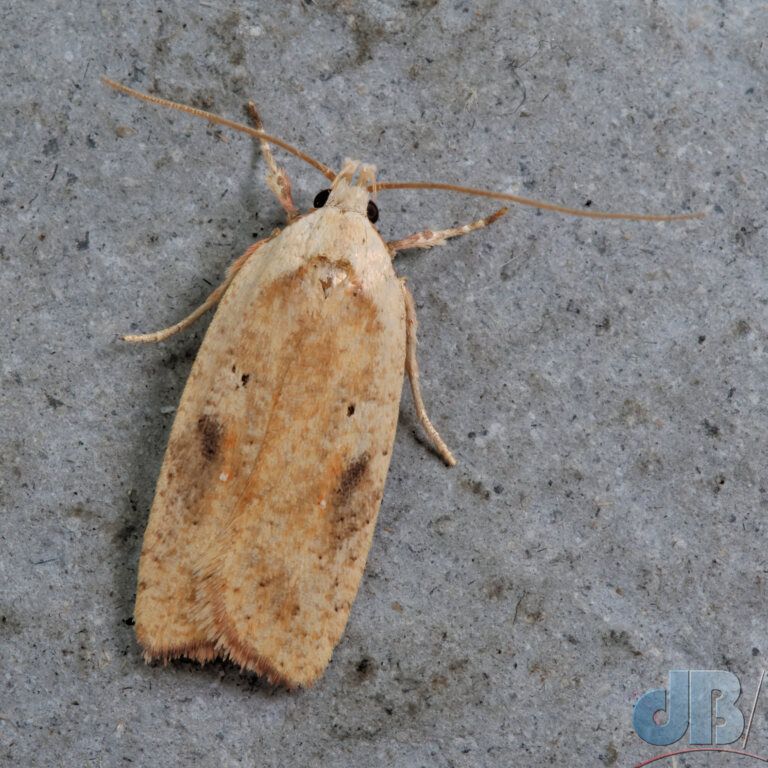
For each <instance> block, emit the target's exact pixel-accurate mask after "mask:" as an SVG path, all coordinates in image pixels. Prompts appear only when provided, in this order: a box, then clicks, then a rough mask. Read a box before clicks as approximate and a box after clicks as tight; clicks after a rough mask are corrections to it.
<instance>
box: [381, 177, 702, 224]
mask: <svg viewBox="0 0 768 768" xmlns="http://www.w3.org/2000/svg"><path fill="white" fill-rule="evenodd" d="M371 189H373V188H371ZM380 189H442V190H447V191H448V192H461V193H462V194H464V195H476V196H477V197H490V198H491V199H492V200H509V201H510V202H513V203H519V204H520V205H529V206H531V207H532V208H539V209H540V210H543V211H555V212H557V213H565V214H568V215H569V216H584V217H585V218H588V219H624V220H626V221H687V220H688V219H703V218H704V216H705V214H704V212H703V211H698V212H696V213H672V214H664V213H608V212H606V211H589V210H585V209H583V208H567V207H566V206H564V205H557V204H556V203H547V202H545V201H543V200H531V199H530V198H528V197H520V196H519V195H512V194H509V193H507V192H493V191H491V190H488V189H476V188H475V187H461V186H459V185H457V184H441V183H438V182H435V183H433V182H430V181H378V182H376V190H377V191H378V190H380Z"/></svg>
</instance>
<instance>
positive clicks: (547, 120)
mask: <svg viewBox="0 0 768 768" xmlns="http://www.w3.org/2000/svg"><path fill="white" fill-rule="evenodd" d="M767 14H768V11H767V9H766V6H765V5H764V4H762V3H758V2H753V1H752V0H743V1H742V2H731V1H729V0H723V1H722V2H712V3H704V2H702V3H687V2H683V1H682V0H648V1H647V2H640V1H638V2H629V3H622V2H609V1H608V0H601V1H599V2H581V1H579V2H577V1H575V0H571V1H570V2H568V1H567V2H562V1H561V0H535V1H534V0H530V1H527V2H499V1H497V2H490V1H488V0H484V1H483V2H478V3H470V2H462V1H461V0H456V1H450V2H441V1H439V0H430V1H428V2H421V1H419V0H414V1H413V2H367V3H359V4H358V3H353V2H343V1H342V2H322V1H321V0H317V1H316V2H303V3H301V2H288V3H245V2H225V1H224V0H209V1H208V2H195V3H186V4H184V3H180V2H167V1H166V0H158V1H157V2H154V3H149V2H144V1H143V0H141V1H138V2H131V3H117V2H114V1H113V0H105V2H100V3H85V2H74V3H73V2H56V1H54V0H37V1H36V2H29V1H28V2H22V3H17V4H15V5H14V6H13V7H11V6H10V4H7V5H6V6H5V7H4V8H3V9H2V10H1V11H0V18H1V19H2V28H3V30H4V31H3V43H2V48H0V73H1V75H2V92H1V93H0V103H1V104H2V109H1V110H0V131H1V132H2V143H1V145H0V186H1V187H2V189H0V232H1V237H0V270H1V273H0V274H2V286H3V301H2V307H0V313H1V316H2V328H3V334H2V341H1V342H0V349H1V350H2V352H1V354H0V363H1V365H2V391H1V393H0V397H1V398H2V423H1V424H0V439H1V440H2V446H1V447H0V483H1V484H2V485H1V486H0V493H1V496H0V500H1V503H2V516H1V517H0V577H1V578H2V590H0V764H3V765H11V764H13V765H25V766H74V765H78V766H79V765H82V766H123V765H139V766H154V765H190V766H191V765H194V766H241V765H242V766H256V765H258V766H284V765H320V764H323V765H331V766H361V765H365V766H429V767H431V766H502V765H525V766H544V765H547V766H549V765H585V766H586V765H590V766H592V765H597V766H600V765H606V766H612V765H616V766H630V765H633V764H634V763H635V762H637V761H639V760H641V759H644V758H648V757H650V756H652V755H654V754H656V753H658V752H659V751H660V750H658V749H656V748H653V747H650V746H649V745H647V744H644V743H643V742H641V741H640V739H639V738H638V737H637V736H636V735H635V734H634V732H633V730H632V726H631V710H632V704H633V702H634V701H635V700H636V698H637V696H638V695H639V694H640V693H642V692H643V691H645V690H647V689H649V688H652V687H659V686H663V685H664V684H665V681H666V675H667V671H668V670H669V669H670V668H676V667H681V668H715V669H730V670H731V671H733V672H735V673H737V674H739V675H740V676H741V679H742V682H743V685H744V697H743V698H744V701H743V702H742V708H743V709H744V710H745V711H746V712H748V711H749V706H750V704H751V698H752V696H753V694H754V690H755V683H756V679H757V676H758V674H759V671H760V670H761V669H762V667H763V665H764V663H765V662H764V657H765V655H766V654H767V653H768V641H767V640H766V626H767V624H766V614H767V613H768V610H766V606H765V600H766V578H767V577H766V554H765V553H766V542H767V541H768V531H767V530H766V524H765V520H764V516H765V513H766V506H767V505H768V490H766V487H768V486H767V483H768V479H767V478H766V476H765V472H766V458H767V457H766V426H768V413H767V412H766V400H765V394H764V389H765V387H764V382H765V378H766V374H767V373H768V361H767V360H766V341H767V332H768V318H767V317H766V302H767V301H768V285H767V284H766V245H767V243H766V233H767V232H768V228H766V195H765V186H766V169H767V168H768V152H767V151H766V139H767V138H768V134H766V130H767V128H766V125H767V123H766V85H765V83H766V74H768V72H767V70H768V44H766V42H765V40H766V35H767V34H768V16H767ZM101 74H108V75H110V76H112V77H114V78H116V79H119V80H121V81H123V82H126V83H128V84H131V85H134V86H135V87H137V88H140V89H143V90H147V89H149V90H153V91H155V92H156V93H158V94H161V95H165V96H168V97H171V98H175V99H179V100H182V101H185V102H188V103H192V104H196V105H199V106H204V107H206V108H209V109H211V110H214V111H217V112H219V113H221V114H224V115H227V116H230V117H236V118H240V117H242V115H243V111H242V107H243V103H244V101H245V100H246V98H247V97H254V98H255V99H256V100H257V102H258V103H259V105H260V107H261V110H262V113H263V115H264V119H265V123H266V125H267V128H268V129H269V130H271V131H273V132H274V133H276V134H278V135H281V136H283V137H285V138H286V139H288V140H289V141H293V142H295V143H296V144H298V145H300V146H302V147H304V148H305V149H307V150H308V151H309V152H311V153H313V154H315V155H317V156H318V157H320V158H321V159H323V160H324V161H325V162H327V163H330V164H334V165H338V164H339V162H340V161H341V160H342V159H343V158H344V157H345V156H353V157H357V158H360V159H363V160H366V161H370V162H375V163H377V164H378V166H379V168H380V173H381V177H382V178H388V179H399V180H407V179H432V180H441V181H455V182H463V183H468V184H474V185H483V186H487V187H491V188H494V189H501V190H509V191H518V192H520V193H522V194H528V195H532V196H536V197H541V198H545V199H551V200H555V201H561V202H564V203H567V204H572V205H575V206H582V205H585V204H586V203H587V201H588V200H591V201H592V207H594V208H602V209H611V210H622V209H623V210H627V209H629V210H641V211H681V210H692V209H699V208H706V209H707V210H708V211H709V215H708V218H707V219H706V220H705V221H703V222H693V223H685V224H669V225H654V224H632V223H619V222H595V221H589V220H582V219H569V218H564V217H560V216H556V215H552V214H543V215H540V214H537V213H536V212H534V211H531V210H528V209H521V208H518V209H514V210H513V211H512V213H511V214H510V215H509V217H508V218H507V219H506V220H504V221H502V222H500V223H499V224H497V225H495V227H493V228H492V229H490V230H488V231H485V232H483V233H478V234H475V235H473V236H471V237H467V238H463V239H462V240H460V241H457V242H454V243H453V244H450V245H448V246H446V247H443V248H440V249H435V250H433V251H430V252H425V253H419V252H415V253H411V254H408V255H405V256H403V257H402V258H400V260H399V265H398V269H399V271H400V273H401V274H403V275H407V276H408V277H409V279H410V281H411V286H412V288H413V290H414V292H415V294H416V297H417V302H418V307H419V311H420V320H421V330H420V336H421V340H422V344H421V348H420V359H421V365H422V368H423V376H424V380H423V384H424V390H425V397H426V399H427V403H428V406H429V408H430V410H431V413H432V416H433V419H434V421H435V422H436V424H437V425H438V427H439V429H440V430H441V431H442V434H443V436H444V437H445V438H446V440H447V441H448V443H449V444H450V445H451V447H452V448H453V449H454V450H455V451H456V452H457V454H458V457H459V460H460V464H459V466H458V467H457V468H456V469H454V470H450V471H449V470H446V469H445V468H444V467H443V466H442V464H441V463H440V462H439V461H438V460H437V459H436V458H435V456H434V455H433V454H432V453H431V452H430V451H429V450H426V449H425V447H424V445H423V444H422V438H421V437H420V436H419V433H418V430H417V429H416V424H415V420H414V416H413V408H412V404H411V402H410V397H409V396H408V394H407V393H406V394H405V395H404V398H403V404H402V407H401V422H400V428H399V432H398V436H397V442H396V450H395V455H394V460H393V463H392V469H391V473H390V476H389V480H388V484H387V489H386V496H385V499H384V503H383V505H382V510H381V515H380V518H379V524H378V530H377V533H376V537H375V541H374V545H373V549H372V552H371V555H370V560H369V563H368V567H367V571H366V575H365V578H364V582H363V586H362V588H361V591H360V594H359V595H358V599H357V602H356V604H355V606H354V609H353V611H352V615H351V620H350V623H349V627H348V630H347V632H346V635H345V637H344V639H343V641H342V642H341V644H340V645H339V647H338V649H337V651H336V653H335V656H334V659H333V662H332V664H331V666H330V668H329V670H328V672H327V674H326V676H325V677H324V678H323V679H322V680H321V682H320V683H319V684H318V685H317V686H316V687H314V688H313V689H311V690H308V691H303V692H294V693H286V692H284V691H282V690H273V689H271V688H269V687H267V686H265V685H263V684H262V683H260V682H259V681H258V680H257V679H255V678H254V677H253V676H251V675H241V674H239V673H238V671H237V670H236V669H234V668H233V667H231V666H230V665H227V664H223V663H214V664H210V665H208V666H206V667H205V668H203V669H200V668H199V667H198V666H196V665H194V664H191V663H178V664H173V665H171V666H168V667H166V668H163V667H148V666H145V665H144V664H143V662H142V660H141V658H140V655H139V652H138V649H137V646H136V643H135V641H134V637H133V631H132V628H131V626H130V617H131V613H132V603H133V597H134V581H135V575H136V566H137V560H138V553H139V548H140V542H141V536H142V532H143V528H144V525H145V521H146V516H147V512H148V508H149V505H150V503H151V499H152V493H153V487H154V483H155V479H156V476H157V473H158V470H159V467H160V463H161V460H162V455H163V449H164V445H165V441H166V439H167V436H168V432H169V429H170V426H171V423H172V419H173V408H174V406H175V405H176V403H177V401H178V399H179V396H180V393H181V389H182V386H183V383H184V380H185V377H186V375H187V373H188V371H189V367H190V365H191V362H192V360H193V358H194V355H195V351H196V349H197V347H198V345H199V342H200V339H201V337H202V334H203V332H204V329H205V325H206V322H207V321H206V322H201V323H200V324H199V325H198V326H196V327H195V328H194V330H192V331H191V332H188V333H186V334H184V335H183V336H181V337H177V338H175V339H173V340H171V341H169V342H168V343H165V344H162V345H160V346H158V347H152V348H128V347H126V346H125V345H123V344H121V343H120V342H118V341H117V335H118V334H119V333H120V332H125V331H129V330H131V329H141V330H151V329H155V328H159V327H164V326H166V325H168V324H170V323H172V322H174V321H176V320H177V319H179V318H181V317H182V316H184V315H185V314H186V313H187V312H188V311H190V310H191V309H192V308H193V307H194V306H196V305H197V304H198V303H199V302H200V301H201V300H202V298H203V297H204V296H205V295H206V294H207V293H208V292H209V290H210V286H211V285H212V284H215V283H217V282H218V281H219V280H220V279H221V278H222V276H223V273H224V270H225V269H226V267H227V265H228V264H229V263H230V262H231V261H232V260H233V259H234V258H236V257H237V256H238V255H239V254H240V253H241V252H242V251H243V250H244V249H245V248H246V247H247V246H248V244H249V243H250V242H252V240H253V239H254V238H257V237H261V236H263V235H264V234H265V233H268V232H269V231H271V229H272V228H273V227H275V226H276V225H278V224H280V223H281V216H280V212H279V210H278V208H277V206H276V204H275V202H274V201H273V200H272V199H271V197H270V195H269V193H268V191H267V190H266V188H265V187H264V185H263V166H262V165H261V163H260V161H259V160H258V157H257V156H256V153H255V152H254V149H253V147H252V146H251V144H250V142H249V141H248V140H247V139H245V138H244V137H240V136H239V135H232V134H230V133H228V132H226V131H219V130H213V129H211V128H210V127H209V126H207V125H206V124H205V123H204V122H200V121H195V120H193V119H191V118H187V117H185V116H181V115H177V114H173V113H169V112H166V111H162V110H160V109H157V108H153V107H150V106H148V105H142V104H140V103H138V102H136V101H133V100H130V99H128V98H126V97H124V96H120V95H117V94H115V93H113V92H111V91H109V90H107V89H106V88H104V87H102V86H101V85H100V83H99V81H98V78H99V76H100V75H101ZM285 162H286V165H287V166H288V168H289V170H290V172H291V174H292V177H293V180H294V184H295V188H296V192H297V199H298V201H300V203H301V205H302V206H303V207H307V206H309V205H310V204H311V200H312V198H313V196H314V195H315V193H316V192H317V191H319V190H320V189H322V188H323V186H324V183H323V179H322V178H321V177H320V176H319V175H318V174H316V173H315V172H314V171H312V170H311V169H308V168H307V167H304V166H302V165H301V164H300V163H299V162H298V161H294V160H292V159H290V158H289V159H288V160H286V161H285ZM380 208H381V213H382V216H381V230H382V232H383V233H384V235H385V236H389V237H399V236H404V235H405V234H408V233H410V232H412V231H414V230H417V229H421V228H423V227H433V228H437V227H442V226H448V225H452V224H454V223H460V222H465V221H466V220H467V219H468V218H470V217H474V216H477V215H484V214H486V213H488V212H490V211H491V210H493V204H492V203H489V202H487V201H482V200H475V199H466V198H463V197H459V196H452V195H448V194H440V193H399V192H398V193H389V194H386V195H384V194H382V196H381V198H380ZM750 748H751V749H752V750H753V751H755V752H762V753H763V754H765V753H767V752H768V702H766V701H763V702H762V705H761V706H760V707H758V711H757V714H756V717H755V723H754V725H753V728H752V735H751V737H750ZM708 764H712V765H715V764H718V765H719V764H724V763H723V762H722V761H721V762H720V763H715V761H714V760H713V761H711V762H710V763H708Z"/></svg>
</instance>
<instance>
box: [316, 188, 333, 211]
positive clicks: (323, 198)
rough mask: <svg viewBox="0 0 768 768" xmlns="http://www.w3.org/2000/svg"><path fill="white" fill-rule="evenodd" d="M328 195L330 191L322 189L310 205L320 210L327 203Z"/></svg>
mask: <svg viewBox="0 0 768 768" xmlns="http://www.w3.org/2000/svg"><path fill="white" fill-rule="evenodd" d="M330 194H331V190H330V189H324V190H323V191H322V192H318V193H317V194H316V195H315V202H314V203H312V205H314V206H315V208H322V207H323V206H324V205H325V204H326V203H327V202H328V195H330Z"/></svg>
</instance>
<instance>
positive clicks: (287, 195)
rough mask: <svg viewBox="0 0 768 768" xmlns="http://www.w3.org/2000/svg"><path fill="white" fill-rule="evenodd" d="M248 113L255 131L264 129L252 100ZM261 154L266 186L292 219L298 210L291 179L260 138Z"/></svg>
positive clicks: (291, 219)
mask: <svg viewBox="0 0 768 768" xmlns="http://www.w3.org/2000/svg"><path fill="white" fill-rule="evenodd" d="M248 114H249V115H250V118H251V122H252V123H253V127H254V128H256V130H257V131H263V130H264V123H262V122H261V117H260V116H259V112H258V110H257V109H256V104H255V103H254V102H253V101H249V102H248ZM259 143H260V144H261V154H262V156H263V157H264V162H265V163H266V164H267V168H268V171H267V186H268V187H269V188H270V189H271V190H272V193H273V194H274V195H275V197H276V198H277V201H278V202H279V203H280V205H282V206H283V210H284V211H285V215H286V216H287V217H288V221H293V219H295V218H296V217H297V216H298V215H299V211H298V209H297V208H296V206H295V205H294V204H293V197H292V196H291V180H290V179H289V178H288V174H287V173H286V172H285V168H280V167H279V166H278V165H277V163H276V162H275V158H274V157H273V156H272V150H271V149H270V146H269V144H268V143H267V142H266V141H264V140H263V139H261V140H260V141H259Z"/></svg>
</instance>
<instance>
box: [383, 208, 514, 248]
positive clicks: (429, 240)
mask: <svg viewBox="0 0 768 768" xmlns="http://www.w3.org/2000/svg"><path fill="white" fill-rule="evenodd" d="M508 210H509V208H499V210H498V211H496V212H495V213H492V214H491V215H490V216H486V217H485V218H484V219H478V220H477V221H473V222H471V223H470V224H464V225H463V226H461V227H451V228H450V229H440V230H438V231H437V232H433V231H432V230H431V229H425V230H423V231H421V232H416V233H415V234H413V235H409V236H408V237H404V238H403V239H402V240H390V241H389V242H388V243H387V248H389V252H390V253H391V254H392V257H393V258H394V256H395V254H396V253H397V252H398V251H405V250H407V249H409V248H434V247H435V246H436V245H444V244H445V241H446V240H448V239H449V238H451V237H460V236H461V235H467V234H469V233H470V232H474V231H475V230H476V229H482V228H483V227H487V226H488V225H489V224H493V222H494V221H497V220H498V219H500V218H501V217H502V216H503V215H504V214H505V213H506V212H507V211H508Z"/></svg>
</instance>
